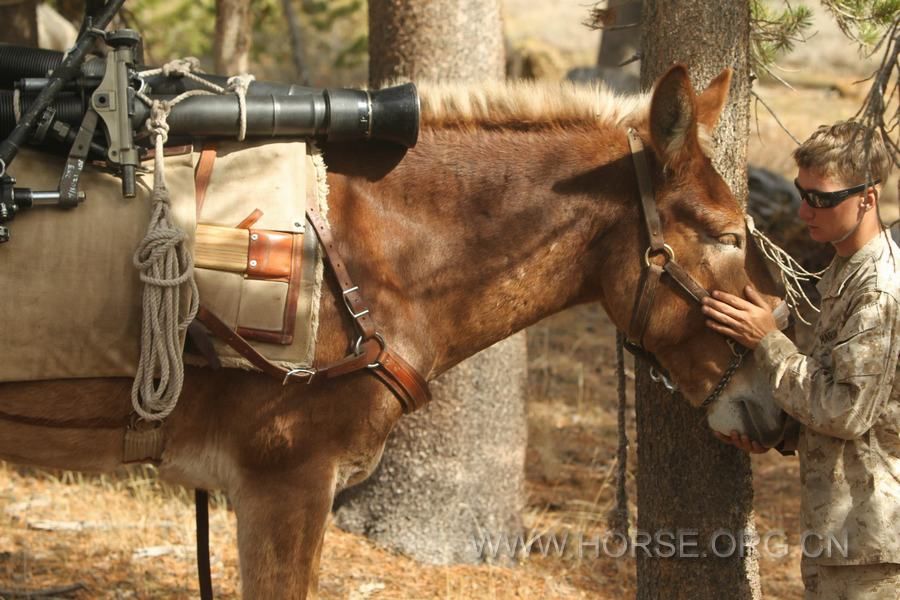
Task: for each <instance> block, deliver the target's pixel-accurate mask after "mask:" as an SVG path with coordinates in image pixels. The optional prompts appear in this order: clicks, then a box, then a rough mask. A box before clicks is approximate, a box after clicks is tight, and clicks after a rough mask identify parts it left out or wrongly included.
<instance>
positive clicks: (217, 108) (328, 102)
mask: <svg viewBox="0 0 900 600" xmlns="http://www.w3.org/2000/svg"><path fill="white" fill-rule="evenodd" d="M154 97H156V96H154ZM160 99H167V98H160ZM246 110H247V113H246V120H247V121H246V135H247V136H248V137H283V136H284V137H325V138H328V140H329V141H352V140H365V139H378V140H382V141H387V142H393V143H396V144H400V145H402V146H405V147H407V148H411V147H412V146H415V145H416V140H417V139H418V135H419V97H418V95H417V93H416V87H415V86H414V85H413V84H411V83H407V84H403V85H399V86H396V87H392V88H387V89H385V90H378V91H374V92H366V91H363V90H346V89H339V90H332V89H324V90H321V89H320V90H313V89H311V88H306V91H305V92H304V93H302V94H300V93H298V94H294V95H290V96H262V95H254V96H249V95H248V96H247V98H246ZM149 111H150V109H149V108H147V106H146V105H144V104H142V103H136V105H135V111H134V116H133V118H132V124H133V125H134V126H135V127H136V128H137V127H140V125H141V124H142V123H144V122H145V121H146V120H147V117H148V116H149ZM168 123H169V127H170V130H169V133H170V135H174V136H181V137H219V138H223V137H235V136H237V134H238V133H239V131H240V108H239V105H238V100H237V97H236V96H234V95H232V94H227V95H222V96H193V97H190V98H186V99H184V100H182V101H181V102H179V103H178V104H176V105H175V106H174V107H173V108H172V112H171V114H170V115H169V118H168Z"/></svg>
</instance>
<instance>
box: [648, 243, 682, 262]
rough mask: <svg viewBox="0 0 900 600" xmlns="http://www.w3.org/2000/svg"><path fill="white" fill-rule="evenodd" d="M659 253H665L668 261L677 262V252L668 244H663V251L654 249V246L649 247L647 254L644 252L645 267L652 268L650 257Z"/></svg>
mask: <svg viewBox="0 0 900 600" xmlns="http://www.w3.org/2000/svg"><path fill="white" fill-rule="evenodd" d="M657 252H664V253H665V254H666V261H672V262H675V251H674V250H672V246H670V245H668V244H663V247H662V250H660V249H655V250H654V249H653V247H652V246H648V247H647V250H646V252H644V266H645V267H649V266H650V255H651V254H655V253H657Z"/></svg>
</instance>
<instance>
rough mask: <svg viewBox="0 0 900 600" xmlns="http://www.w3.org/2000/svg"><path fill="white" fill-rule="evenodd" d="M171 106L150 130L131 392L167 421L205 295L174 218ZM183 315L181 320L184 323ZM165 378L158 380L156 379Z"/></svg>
mask: <svg viewBox="0 0 900 600" xmlns="http://www.w3.org/2000/svg"><path fill="white" fill-rule="evenodd" d="M170 110H171V106H170V105H169V104H168V103H166V102H154V103H153V106H152V107H151V110H150V118H149V119H148V120H147V129H148V130H149V131H150V134H151V136H152V137H153V141H154V144H155V148H156V155H155V156H154V165H153V167H154V172H153V194H152V196H151V199H152V201H153V213H152V216H151V217H150V224H149V225H148V227H147V234H146V235H145V236H144V239H143V240H142V241H141V243H140V244H139V245H138V248H137V250H136V251H135V253H134V258H133V263H134V266H135V268H137V269H138V270H139V271H140V273H141V281H142V282H143V283H144V291H143V298H142V309H143V320H142V323H141V356H140V360H139V361H138V369H137V374H136V375H135V378H134V384H133V385H132V388H131V405H132V407H133V408H134V411H135V412H136V413H137V414H138V415H140V417H141V418H143V419H145V420H147V421H161V420H163V419H165V418H166V417H167V416H169V414H170V413H171V412H172V411H173V410H174V409H175V405H176V403H177V402H178V396H179V395H180V394H181V388H182V385H183V384H184V363H183V362H182V357H181V344H180V336H181V333H182V332H183V331H184V330H185V329H187V326H188V325H189V324H190V323H191V321H193V320H194V317H195V316H196V315H197V309H198V308H199V304H200V303H199V296H200V294H199V292H198V291H197V284H196V282H195V281H194V259H193V257H192V256H191V253H190V251H189V250H188V248H187V247H186V245H185V241H186V240H187V234H186V233H185V232H184V231H183V230H181V229H180V228H179V227H178V226H177V224H176V223H175V222H174V221H173V220H172V217H171V215H170V196H169V189H168V187H167V186H166V176H165V168H164V165H163V162H164V161H163V158H164V156H163V151H164V145H165V143H166V140H167V139H168V137H169V135H168V132H169V125H168V123H166V117H167V116H168V114H169V111H170ZM185 284H187V286H188V299H187V302H188V309H187V312H186V314H185V315H184V316H183V317H181V316H180V315H181V287H182V286H183V285H185ZM179 317H180V320H179ZM157 375H158V376H159V379H158V380H157V379H156V376H157Z"/></svg>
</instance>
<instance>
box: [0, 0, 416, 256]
mask: <svg viewBox="0 0 900 600" xmlns="http://www.w3.org/2000/svg"><path fill="white" fill-rule="evenodd" d="M123 3H124V0H109V1H108V2H107V4H105V5H104V6H103V7H102V8H101V9H100V10H99V11H98V13H97V15H96V17H92V16H89V15H86V16H85V22H84V24H83V25H82V28H81V34H80V35H79V38H78V41H77V42H76V44H75V46H74V47H73V48H72V49H71V50H70V51H69V52H68V53H66V54H65V55H64V54H62V53H59V52H53V51H49V50H39V49H34V48H23V47H16V46H5V47H0V136H5V139H4V140H3V142H2V143H0V243H3V242H6V241H8V240H9V235H10V234H9V229H8V228H7V227H5V226H3V224H4V223H7V222H8V221H11V220H12V219H13V218H14V217H15V216H16V214H17V213H18V212H19V211H21V210H23V209H28V208H32V207H34V206H56V207H60V208H74V207H76V206H78V204H79V203H80V202H83V201H84V200H85V194H84V192H82V191H80V190H79V189H78V188H79V186H78V181H79V177H80V175H81V172H82V170H83V168H84V165H85V163H86V162H87V161H88V160H89V159H97V160H102V161H105V162H106V164H107V165H109V167H110V168H111V169H112V170H113V172H115V173H116V174H117V175H118V176H119V178H120V179H121V181H122V194H123V196H124V197H126V198H131V197H134V195H135V176H136V172H137V170H138V169H139V168H140V163H141V160H143V159H144V158H145V157H146V156H147V154H148V152H149V150H150V143H149V136H148V135H147V131H146V129H145V127H146V125H145V124H146V123H147V121H148V118H149V117H150V113H151V109H150V107H149V106H148V105H147V104H146V103H145V102H146V101H147V100H149V101H171V100H172V99H173V98H175V97H177V96H179V95H181V94H183V93H185V92H191V91H196V90H201V89H204V88H206V87H209V86H216V87H218V88H220V89H221V88H225V87H226V85H227V84H228V81H229V78H227V77H223V76H218V75H207V74H199V73H191V74H190V76H189V77H188V76H183V75H176V76H171V75H167V74H165V73H161V72H160V69H155V68H153V67H150V66H147V65H143V64H142V63H143V43H142V40H141V36H140V34H139V33H138V32H136V31H134V30H131V29H119V30H116V31H111V32H106V31H104V29H105V27H106V26H107V25H108V24H109V22H110V21H111V19H112V17H113V16H114V15H115V13H116V12H117V11H118V10H119V8H121V6H122V4H123ZM95 40H99V41H102V42H104V43H105V45H106V46H107V48H108V51H107V54H106V57H105V59H103V58H96V59H94V60H85V59H86V58H87V55H88V51H89V50H90V48H91V47H92V46H93V45H94V42H95ZM167 123H168V125H169V128H170V129H169V136H170V138H169V139H170V140H172V141H174V140H179V143H181V142H184V141H195V140H198V139H233V138H235V137H239V138H240V139H243V138H244V137H245V136H246V137H253V138H263V137H267V138H268V137H307V138H316V139H319V140H325V139H328V140H330V141H353V140H370V139H371V140H382V141H386V142H390V143H395V144H399V145H402V146H404V147H407V148H409V147H412V146H414V145H415V143H416V140H417V138H418V132H419V99H418V94H417V92H416V88H415V86H414V85H413V84H411V83H407V84H403V85H398V86H395V87H390V88H386V89H382V90H377V91H367V90H359V89H331V88H312V87H304V86H298V85H293V84H289V83H275V82H264V81H252V82H250V83H249V85H248V86H247V87H246V91H245V94H244V95H243V97H239V96H238V95H236V94H220V95H197V96H191V97H187V98H184V99H183V100H181V101H179V102H178V103H177V104H175V105H174V106H172V107H171V112H170V113H169V114H168V117H167ZM26 143H27V144H31V145H36V146H39V147H43V148H46V149H50V150H53V151H57V152H58V151H65V152H66V153H67V161H66V165H65V167H64V168H63V173H62V174H61V176H60V181H59V186H58V188H57V189H56V190H50V191H35V190H31V189H29V188H17V187H15V180H14V179H13V178H12V177H10V176H8V175H7V174H6V170H7V168H8V166H9V165H10V163H11V162H12V161H13V160H14V159H15V156H16V154H17V152H18V150H19V148H20V147H21V146H22V145H24V144H26Z"/></svg>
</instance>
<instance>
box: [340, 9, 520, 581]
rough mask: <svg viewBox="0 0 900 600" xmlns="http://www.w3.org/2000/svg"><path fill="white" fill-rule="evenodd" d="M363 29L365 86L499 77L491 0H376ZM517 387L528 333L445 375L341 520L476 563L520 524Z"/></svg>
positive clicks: (353, 492) (395, 541)
mask: <svg viewBox="0 0 900 600" xmlns="http://www.w3.org/2000/svg"><path fill="white" fill-rule="evenodd" d="M369 29H370V35H369V52H370V67H369V69H370V81H371V82H372V85H373V86H376V87H377V86H378V85H379V84H382V83H384V82H386V81H389V80H394V79H412V80H422V79H432V80H438V79H440V80H460V81H470V82H471V81H482V80H487V79H496V78H500V77H502V76H503V73H504V64H505V56H504V49H503V41H502V27H501V21H500V6H499V1H498V0H487V1H484V0H462V1H459V2H417V1H415V0H404V1H398V0H377V1H376V0H372V1H371V2H369ZM422 326H423V327H424V326H427V324H425V323H423V324H422ZM525 383H526V347H525V334H524V333H521V334H517V335H515V336H513V337H512V338H510V339H507V340H505V341H503V342H501V343H499V344H497V345H495V346H493V347H492V348H489V349H487V350H485V351H483V352H481V353H480V354H478V355H477V356H476V357H474V358H471V359H469V360H468V361H466V362H464V363H462V364H460V365H459V366H457V367H455V368H454V369H452V370H451V371H449V372H448V373H446V374H444V375H443V376H442V377H440V378H439V379H438V380H437V381H436V382H434V384H433V385H432V391H433V392H434V401H433V402H432V403H431V405H429V406H428V407H426V408H425V409H424V410H422V411H421V412H420V413H418V414H414V415H412V416H407V417H404V418H403V419H401V420H400V422H399V424H398V426H397V428H396V429H395V431H394V432H393V433H392V434H391V436H390V437H389V438H388V442H387V445H386V447H385V452H384V457H383V458H382V460H381V464H380V465H379V467H378V469H377V470H376V471H375V473H374V474H373V475H372V477H370V478H369V479H368V480H367V481H365V482H363V483H362V484H361V485H359V486H357V487H355V488H353V489H350V490H347V491H346V492H344V493H343V494H341V495H340V496H339V497H338V499H337V502H336V514H335V518H336V522H337V524H338V525H339V526H341V527H343V528H345V529H348V530H350V531H355V532H358V533H365V534H366V535H368V536H369V537H370V538H372V539H374V540H376V541H377V542H379V543H380V544H382V545H384V546H387V547H390V548H393V549H396V550H400V551H401V552H403V553H405V554H408V555H410V556H412V557H414V558H416V559H417V560H420V561H423V562H430V563H445V564H446V563H456V562H468V563H472V562H480V561H481V560H482V559H483V557H481V556H479V554H478V552H477V551H476V545H475V543H474V541H475V539H476V536H479V535H481V534H485V533H487V534H499V533H501V532H506V531H511V530H514V529H518V528H520V527H521V521H520V516H519V515H520V512H521V510H522V508H523V505H524V500H523V487H524V464H525V442H526V428H525V408H524V400H525V390H526V388H525Z"/></svg>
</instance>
